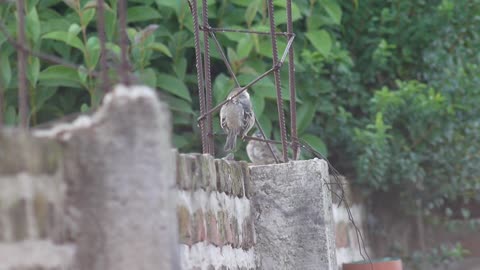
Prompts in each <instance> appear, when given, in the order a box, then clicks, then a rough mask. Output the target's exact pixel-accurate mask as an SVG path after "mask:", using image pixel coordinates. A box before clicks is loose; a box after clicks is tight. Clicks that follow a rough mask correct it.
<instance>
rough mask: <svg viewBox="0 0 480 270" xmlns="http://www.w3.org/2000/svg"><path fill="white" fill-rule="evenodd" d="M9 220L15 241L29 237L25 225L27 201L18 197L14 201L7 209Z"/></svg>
mask: <svg viewBox="0 0 480 270" xmlns="http://www.w3.org/2000/svg"><path fill="white" fill-rule="evenodd" d="M9 214H10V220H11V222H12V225H13V235H14V240H15V241H20V240H24V239H27V238H28V237H29V233H28V227H27V201H26V200H25V199H20V200H18V201H16V202H15V203H14V204H13V205H12V206H11V207H10V209H9Z"/></svg>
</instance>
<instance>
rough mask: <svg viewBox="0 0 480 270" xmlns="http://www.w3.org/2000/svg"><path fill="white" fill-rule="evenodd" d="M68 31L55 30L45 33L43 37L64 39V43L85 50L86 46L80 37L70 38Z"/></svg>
mask: <svg viewBox="0 0 480 270" xmlns="http://www.w3.org/2000/svg"><path fill="white" fill-rule="evenodd" d="M68 36H69V35H68V32H65V31H55V32H50V33H47V34H45V35H43V37H42V38H43V39H53V40H58V41H63V42H64V43H66V44H68V45H70V46H71V47H74V48H77V49H79V50H80V51H82V52H83V51H84V50H85V47H84V46H83V43H82V41H80V39H79V38H78V37H72V38H71V39H69V38H68Z"/></svg>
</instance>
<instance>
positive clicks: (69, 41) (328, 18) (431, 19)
mask: <svg viewBox="0 0 480 270" xmlns="http://www.w3.org/2000/svg"><path fill="white" fill-rule="evenodd" d="M200 2H201V1H200ZM26 3H27V10H26V14H27V18H26V26H27V27H26V30H27V31H26V33H27V39H28V46H29V47H30V48H32V49H33V50H36V51H41V52H43V53H46V54H52V55H56V56H58V57H60V58H62V59H64V60H65V61H67V62H70V63H75V64H77V65H81V68H78V69H72V68H70V67H67V66H62V65H58V64H52V63H49V62H46V61H43V60H40V59H38V58H36V57H33V56H29V57H28V69H27V78H28V80H29V93H30V107H31V115H30V123H31V124H32V125H37V124H39V123H42V122H45V121H49V120H52V119H55V118H57V117H60V116H63V115H66V114H70V113H74V112H80V111H88V110H90V109H91V108H94V107H96V106H97V105H98V103H99V101H100V100H101V97H102V95H103V90H104V89H100V82H99V80H98V79H97V78H95V77H94V76H92V72H93V71H95V70H97V71H98V69H99V67H98V66H99V63H98V62H99V56H100V49H99V40H98V35H97V27H96V7H95V3H96V2H95V1H87V0H81V1H80V0H64V1H60V0H42V1H38V0H28V1H26ZM274 3H275V8H276V14H275V15H276V23H277V30H278V31H286V11H285V1H283V0H275V1H274ZM106 4H107V6H106V22H107V23H106V33H107V39H108V44H107V48H108V54H107V58H108V62H109V65H110V67H111V74H110V75H111V77H112V79H116V77H117V73H116V71H115V68H116V67H117V66H118V63H119V51H120V49H119V47H118V33H117V27H118V24H117V19H116V16H117V14H116V7H117V1H116V0H107V1H106ZM208 5H209V23H210V24H211V25H212V26H215V27H226V28H237V29H251V30H259V31H268V30H269V27H268V19H267V10H266V5H265V1H263V0H253V1H252V0H218V1H213V0H211V1H208ZM479 9H480V1H479V0H473V1H471V0H470V1H468V0H459V1H453V0H442V1H440V0H435V1H434V0H413V1H400V0H397V1H384V0H364V1H356V0H354V1H338V0H294V1H293V17H294V29H295V33H296V38H295V43H294V46H295V63H296V86H297V102H298V104H297V108H298V111H297V117H298V119H297V121H298V130H299V135H300V138H301V139H303V140H305V141H307V142H308V143H309V144H311V145H312V146H313V147H314V148H315V149H317V150H318V151H320V152H321V153H323V154H325V155H328V157H329V158H330V159H331V161H332V163H333V164H334V165H335V166H336V167H338V168H339V170H340V171H341V172H342V173H344V174H346V175H348V176H352V179H356V180H357V182H358V183H361V184H362V187H364V188H365V189H366V190H369V191H377V190H392V189H400V190H401V194H402V196H405V197H406V198H414V199H415V200H406V201H411V202H413V201H416V200H417V199H420V200H421V202H422V206H423V207H424V209H422V210H425V211H426V212H429V211H431V210H434V209H437V208H441V207H443V206H444V205H445V202H446V201H457V200H465V201H467V200H469V199H474V197H475V196H474V195H475V191H476V190H478V189H479V187H480V185H479V179H478V177H477V176H476V175H478V169H477V168H479V167H480V166H478V164H479V155H478V153H479V152H480V151H479V145H478V141H479V140H478V135H477V133H478V125H479V121H478V115H479V114H478V106H477V104H478V103H479V101H480V98H479V89H478V85H480V84H479V83H480V82H479V76H478V74H479V71H480V70H479V60H480V58H479V57H478V53H477V50H478V49H477V48H479V47H480V38H479V33H480V31H479V30H480V25H479V23H480V21H479V20H478V18H477V16H478V15H477V14H478V12H479V11H480V10H479ZM0 17H1V19H2V20H3V21H4V22H5V23H6V25H7V28H8V30H9V32H10V33H12V35H13V36H16V12H15V5H14V4H13V3H10V2H8V3H6V4H1V5H0ZM128 26H129V28H128V36H129V39H130V45H129V58H130V60H131V64H132V68H133V70H132V72H133V74H134V75H135V76H136V77H137V78H139V80H140V81H141V82H143V83H145V84H147V85H150V86H152V87H156V88H157V89H158V91H159V94H160V96H161V98H162V99H164V100H166V101H167V102H168V104H169V106H170V109H171V110H172V111H173V112H174V117H173V124H174V143H175V145H176V146H177V147H178V148H179V149H180V150H181V151H184V152H189V151H199V150H200V140H199V138H200V136H199V130H198V127H197V123H196V118H197V117H198V115H199V109H198V98H197V83H196V69H195V61H194V59H195V55H194V49H193V34H192V18H191V15H190V11H189V9H188V5H187V1H186V0H142V1H140V0H130V1H128ZM217 37H218V39H219V41H220V42H221V44H222V46H223V48H224V50H225V52H226V55H227V57H228V59H229V61H230V63H231V64H232V68H233V70H234V72H235V73H236V74H237V76H238V79H239V81H240V83H241V84H242V85H245V84H247V83H248V82H250V81H251V80H253V79H254V78H255V77H257V76H258V75H260V74H262V73H263V72H265V71H266V70H268V69H269V68H270V67H271V62H272V59H271V57H272V55H271V43H270V39H269V36H258V35H251V34H242V33H217ZM278 42H279V48H280V52H283V49H284V48H285V46H286V40H285V38H279V41H278ZM211 55H212V82H213V89H214V92H213V95H214V102H215V103H218V102H220V101H221V100H223V99H224V98H225V96H226V95H227V92H228V91H229V90H230V89H231V88H232V87H233V85H234V83H233V80H232V78H230V75H229V74H228V72H227V70H226V67H225V65H224V63H223V61H222V60H221V58H220V57H219V53H218V51H217V49H216V48H215V45H214V43H213V41H212V42H211ZM16 68H17V66H16V53H15V50H14V48H13V47H12V46H11V44H9V43H8V42H7V41H6V37H5V36H3V34H0V91H2V92H3V94H4V97H5V100H4V104H3V110H4V115H5V119H4V122H6V123H7V124H10V125H12V124H16V123H17V122H18V115H17V110H18V108H17V91H16V89H17V70H16ZM281 74H282V91H284V96H285V97H286V99H287V100H288V99H289V96H288V90H287V88H288V87H287V86H288V83H287V79H288V76H287V69H286V68H285V67H284V68H283V69H282V70H281ZM378 89H380V90H378ZM251 96H252V99H253V104H254V109H255V112H256V114H257V116H258V119H259V121H260V123H261V124H262V126H263V128H264V129H265V130H266V132H267V133H268V135H269V136H271V137H273V138H275V139H278V138H279V130H278V128H277V126H278V122H277V112H276V106H275V89H274V84H273V78H272V76H270V77H267V78H265V79H264V80H262V81H261V82H260V83H258V84H257V85H255V86H254V87H253V88H252V89H251ZM285 109H286V112H287V113H288V106H285ZM287 125H288V121H287ZM214 131H215V132H219V133H221V129H220V127H219V123H218V116H215V118H214ZM222 142H223V138H222V137H217V138H216V143H217V146H218V147H217V148H216V149H221V147H219V146H220V145H221V144H222ZM308 157H309V156H308V154H305V158H308ZM240 158H246V157H245V154H244V153H243V152H241V153H240ZM477 199H478V198H477ZM407 209H410V208H408V207H407Z"/></svg>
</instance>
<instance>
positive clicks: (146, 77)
mask: <svg viewBox="0 0 480 270" xmlns="http://www.w3.org/2000/svg"><path fill="white" fill-rule="evenodd" d="M138 77H139V79H140V81H141V82H142V83H144V84H145V85H148V86H150V87H152V88H155V87H156V85H157V77H156V75H155V71H154V70H153V69H152V68H147V69H145V70H143V71H140V72H139V76H138Z"/></svg>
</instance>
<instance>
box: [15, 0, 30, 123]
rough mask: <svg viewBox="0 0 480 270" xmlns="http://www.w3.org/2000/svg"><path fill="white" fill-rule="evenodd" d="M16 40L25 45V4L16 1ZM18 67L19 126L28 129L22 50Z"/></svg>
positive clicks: (25, 66) (24, 65)
mask: <svg viewBox="0 0 480 270" xmlns="http://www.w3.org/2000/svg"><path fill="white" fill-rule="evenodd" d="M17 14H18V25H17V27H18V28H17V33H18V34H17V40H18V43H19V44H26V39H25V2H24V1H23V0H17ZM17 65H18V67H17V68H18V114H19V116H20V126H21V127H22V128H28V114H29V108H28V88H27V54H26V52H25V51H24V50H18V51H17Z"/></svg>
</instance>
